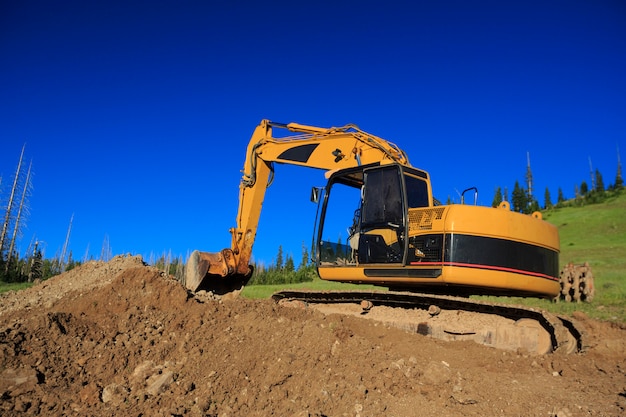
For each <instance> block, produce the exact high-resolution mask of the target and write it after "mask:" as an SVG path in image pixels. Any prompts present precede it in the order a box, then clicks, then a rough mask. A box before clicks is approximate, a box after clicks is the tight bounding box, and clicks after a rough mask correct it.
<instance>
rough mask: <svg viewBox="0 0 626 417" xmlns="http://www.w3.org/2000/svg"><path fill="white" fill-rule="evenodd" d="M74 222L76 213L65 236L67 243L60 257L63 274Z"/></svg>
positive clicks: (64, 244)
mask: <svg viewBox="0 0 626 417" xmlns="http://www.w3.org/2000/svg"><path fill="white" fill-rule="evenodd" d="M73 221H74V213H72V217H70V225H69V227H68V228H67V235H65V242H64V243H63V249H61V256H60V257H59V267H60V269H61V272H65V254H66V253H67V247H68V245H69V243H70V234H71V233H72V222H73Z"/></svg>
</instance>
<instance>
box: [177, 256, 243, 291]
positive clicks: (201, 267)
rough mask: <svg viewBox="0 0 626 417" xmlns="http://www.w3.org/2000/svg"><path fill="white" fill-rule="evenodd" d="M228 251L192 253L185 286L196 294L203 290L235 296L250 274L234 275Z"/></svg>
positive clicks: (188, 261) (231, 257)
mask: <svg viewBox="0 0 626 417" xmlns="http://www.w3.org/2000/svg"><path fill="white" fill-rule="evenodd" d="M234 271H235V268H234V267H233V256H232V251H231V250H230V249H224V250H222V251H221V252H200V251H197V250H196V251H193V252H192V253H191V255H190V256H189V259H188V260H187V266H186V270H185V286H186V287H187V289H188V290H190V291H193V292H197V291H201V290H205V291H208V292H211V293H213V294H215V295H220V296H223V295H226V294H233V295H237V294H238V293H239V292H240V291H241V290H242V289H243V287H244V286H245V285H246V284H247V282H248V281H249V280H250V278H251V276H252V273H251V271H250V273H248V274H245V275H244V274H237V273H234Z"/></svg>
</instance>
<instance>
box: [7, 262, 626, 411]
mask: <svg viewBox="0 0 626 417" xmlns="http://www.w3.org/2000/svg"><path fill="white" fill-rule="evenodd" d="M578 319H579V320H581V321H582V322H583V325H584V326H585V328H586V334H587V343H588V344H589V348H588V349H587V350H586V351H585V352H584V353H579V354H571V355H564V354H549V355H544V356H531V355H526V354H524V353H522V352H507V351H502V350H496V349H493V348H489V347H485V346H482V345H478V344H476V343H473V342H444V341H440V340H436V339H432V338H429V337H425V336H422V335H419V334H415V333H410V332H407V331H403V330H400V329H397V328H394V327H390V326H389V325H387V324H384V323H382V322H379V321H376V320H366V319H364V317H358V316H354V315H349V314H325V313H323V312H321V311H318V310H313V309H299V308H290V307H287V306H280V305H276V304H274V303H273V302H272V301H269V300H262V301H252V300H247V299H236V300H232V301H225V300H221V301H220V300H210V299H208V298H199V297H192V296H190V295H188V294H187V292H186V291H185V290H184V289H183V287H182V286H181V285H180V284H178V283H177V282H176V281H174V280H172V279H170V278H168V277H165V276H163V275H162V274H161V273H159V271H157V270H156V269H154V268H151V267H147V266H144V265H143V263H142V261H141V258H139V257H116V258H114V259H113V260H111V261H110V262H108V263H106V264H105V263H100V262H90V263H87V264H85V265H83V266H81V267H79V268H77V269H75V270H72V271H69V272H67V273H65V274H63V275H60V276H57V277H54V278H52V279H50V280H48V281H45V282H43V283H41V284H39V285H36V286H34V287H32V288H30V289H28V290H24V291H20V292H17V293H9V294H4V295H2V296H0V415H3V416H17V415H20V416H21V415H46V416H73V415H75V416H84V415H88V416H118V415H128V416H244V415H245V416H267V415H281V416H381V415H386V416H414V415H440V416H472V415H476V416H484V415H490V416H493V415H504V416H558V417H563V416H609V415H623V414H624V412H625V409H626V337H625V336H626V330H625V329H623V328H620V327H621V326H617V325H614V324H610V323H604V322H598V321H594V320H591V319H587V318H585V317H584V316H583V315H580V314H579V315H578Z"/></svg>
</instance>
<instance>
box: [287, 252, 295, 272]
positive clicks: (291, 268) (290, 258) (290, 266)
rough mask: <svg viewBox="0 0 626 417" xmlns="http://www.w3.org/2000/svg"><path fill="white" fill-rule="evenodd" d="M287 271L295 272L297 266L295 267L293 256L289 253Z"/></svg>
mask: <svg viewBox="0 0 626 417" xmlns="http://www.w3.org/2000/svg"><path fill="white" fill-rule="evenodd" d="M285 271H286V272H293V271H295V267H294V263H293V257H292V256H291V255H287V259H286V260H285Z"/></svg>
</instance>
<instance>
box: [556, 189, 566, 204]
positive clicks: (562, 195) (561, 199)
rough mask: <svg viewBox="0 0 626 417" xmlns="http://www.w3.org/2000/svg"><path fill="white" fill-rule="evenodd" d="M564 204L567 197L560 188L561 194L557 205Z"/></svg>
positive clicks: (558, 196)
mask: <svg viewBox="0 0 626 417" xmlns="http://www.w3.org/2000/svg"><path fill="white" fill-rule="evenodd" d="M563 202H565V195H564V194H563V189H562V188H561V187H559V193H558V195H557V197H556V203H557V204H562V203H563Z"/></svg>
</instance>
